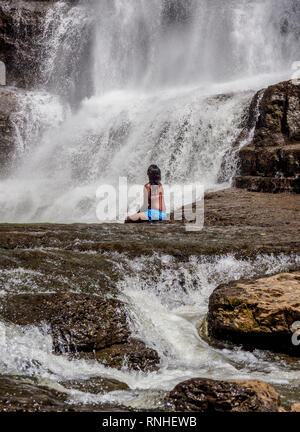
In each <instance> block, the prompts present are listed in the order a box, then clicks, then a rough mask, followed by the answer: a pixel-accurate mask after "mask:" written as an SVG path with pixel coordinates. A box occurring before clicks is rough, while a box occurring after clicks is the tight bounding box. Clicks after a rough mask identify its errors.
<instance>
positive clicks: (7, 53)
mask: <svg viewBox="0 0 300 432" xmlns="http://www.w3.org/2000/svg"><path fill="white" fill-rule="evenodd" d="M52 6H53V2H50V1H20V2H16V1H1V2H0V60H2V61H3V62H4V63H5V65H6V67H7V84H8V85H13V86H18V87H25V88H31V87H33V85H34V83H35V82H36V79H37V76H38V74H39V66H40V51H41V43H42V40H41V38H42V33H43V20H44V18H45V15H46V12H47V10H48V8H49V7H52Z"/></svg>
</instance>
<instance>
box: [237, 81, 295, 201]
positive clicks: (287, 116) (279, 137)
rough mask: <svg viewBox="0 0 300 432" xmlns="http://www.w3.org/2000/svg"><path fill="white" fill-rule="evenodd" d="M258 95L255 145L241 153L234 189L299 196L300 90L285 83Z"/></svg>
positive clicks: (252, 144)
mask: <svg viewBox="0 0 300 432" xmlns="http://www.w3.org/2000/svg"><path fill="white" fill-rule="evenodd" d="M259 95H262V96H261V100H260V102H259V117H258V120H257V122H256V126H255V131H254V137H253V141H252V142H251V144H249V145H247V146H246V147H244V148H242V149H241V150H240V151H239V159H240V163H239V165H240V168H239V175H238V176H237V177H236V178H235V185H236V186H237V187H239V188H243V189H248V190H251V191H257V192H260V191H262V192H273V193H277V192H284V191H287V192H296V193H299V192H300V86H299V85H295V84H293V82H292V81H287V82H282V83H279V84H276V85H273V86H270V87H269V88H267V89H266V90H265V91H264V92H259ZM256 98H257V96H256ZM253 115H254V114H253V113H252V114H250V117H251V116H253Z"/></svg>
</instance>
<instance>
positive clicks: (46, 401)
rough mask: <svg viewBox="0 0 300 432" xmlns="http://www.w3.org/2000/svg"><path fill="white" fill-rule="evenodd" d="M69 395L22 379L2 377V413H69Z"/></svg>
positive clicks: (0, 401)
mask: <svg viewBox="0 0 300 432" xmlns="http://www.w3.org/2000/svg"><path fill="white" fill-rule="evenodd" d="M66 398H67V394H65V393H59V392H57V391H55V390H52V389H49V388H47V387H39V386H36V385H34V384H32V383H29V382H26V380H22V379H13V378H11V377H5V376H1V377H0V411H1V412H16V411H27V412H36V411H68V406H67V405H65V400H66Z"/></svg>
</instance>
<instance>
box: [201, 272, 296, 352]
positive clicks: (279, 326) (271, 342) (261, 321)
mask: <svg viewBox="0 0 300 432" xmlns="http://www.w3.org/2000/svg"><path fill="white" fill-rule="evenodd" d="M299 299H300V273H299V272H294V273H283V274H278V275H276V276H271V277H264V278H260V279H256V280H240V281H235V282H231V283H229V284H223V285H220V286H219V287H218V288H217V289H216V290H215V291H214V292H213V294H212V295H211V297H210V300H209V312H208V318H207V320H208V332H209V335H210V336H211V337H212V338H213V339H216V340H222V341H227V342H231V343H235V344H239V345H242V346H243V347H245V348H247V349H255V348H260V349H268V350H272V351H274V352H279V353H287V354H291V355H294V356H297V357H299V356H300V346H297V345H295V344H293V342H292V337H293V334H294V332H295V329H294V326H295V323H296V322H297V321H300V302H299Z"/></svg>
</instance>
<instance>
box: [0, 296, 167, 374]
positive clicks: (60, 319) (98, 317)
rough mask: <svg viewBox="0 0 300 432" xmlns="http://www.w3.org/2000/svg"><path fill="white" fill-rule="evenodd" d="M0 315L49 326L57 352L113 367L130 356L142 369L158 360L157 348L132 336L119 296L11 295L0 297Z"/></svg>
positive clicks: (136, 366) (153, 365)
mask: <svg viewBox="0 0 300 432" xmlns="http://www.w3.org/2000/svg"><path fill="white" fill-rule="evenodd" d="M0 316H1V319H4V320H6V321H9V322H12V323H14V324H17V325H20V326H28V325H35V326H43V325H44V326H45V325H46V326H47V331H49V332H50V334H51V335H52V338H53V348H54V351H56V352H58V353H66V352H68V353H70V352H71V353H72V352H76V353H85V354H88V358H95V359H98V360H99V361H102V360H103V359H104V360H105V364H106V365H107V366H112V367H121V366H122V364H123V363H124V362H126V359H125V356H127V357H129V358H130V359H131V361H130V362H129V364H128V366H131V367H132V368H134V369H141V370H147V369H148V368H149V367H150V368H151V369H153V368H155V366H157V364H158V363H159V358H158V355H157V353H156V352H155V351H154V350H151V349H150V348H147V347H146V346H145V344H144V343H143V342H141V341H138V340H136V339H133V338H131V332H130V330H129V327H128V321H127V316H126V311H125V308H124V305H123V304H122V303H121V302H120V301H119V300H116V299H103V298H101V297H97V296H93V295H87V294H70V293H57V294H35V295H31V294H21V295H8V296H6V297H4V298H2V299H1V300H0ZM115 347H117V350H116V348H115ZM102 350H104V351H103V355H102V353H101V351H102ZM116 352H117V353H118V354H116ZM116 356H117V357H118V358H117V360H116Z"/></svg>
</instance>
